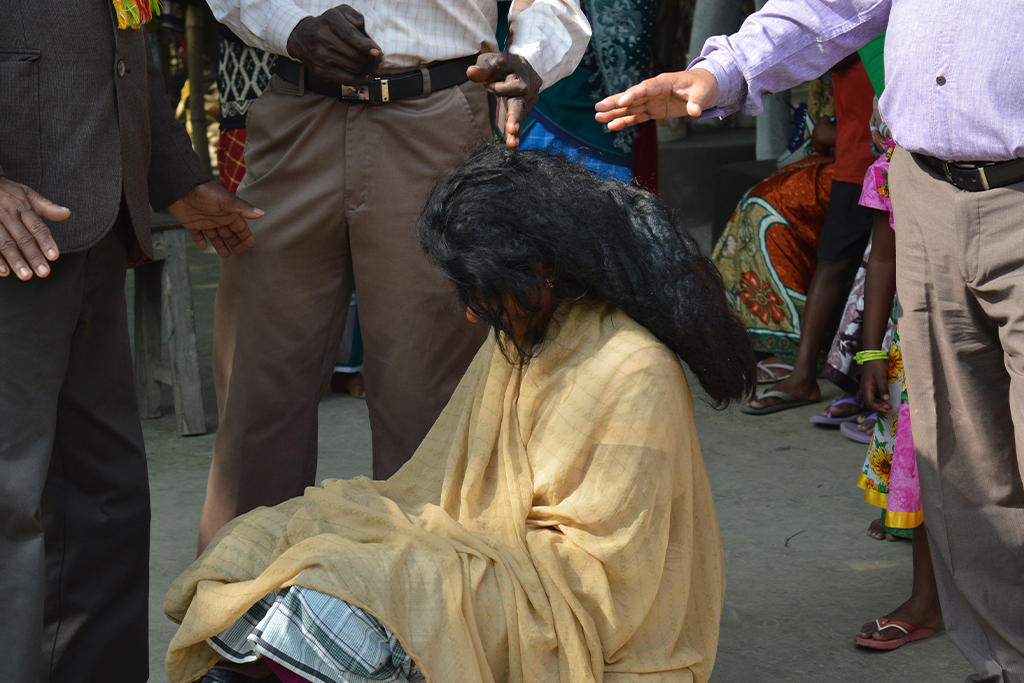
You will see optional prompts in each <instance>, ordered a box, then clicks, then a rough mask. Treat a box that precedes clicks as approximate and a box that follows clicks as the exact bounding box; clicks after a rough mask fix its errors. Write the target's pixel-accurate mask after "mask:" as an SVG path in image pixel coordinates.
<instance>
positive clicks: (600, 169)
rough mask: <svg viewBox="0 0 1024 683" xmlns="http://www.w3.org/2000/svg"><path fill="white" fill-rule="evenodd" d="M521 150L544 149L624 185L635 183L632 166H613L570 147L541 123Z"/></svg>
mask: <svg viewBox="0 0 1024 683" xmlns="http://www.w3.org/2000/svg"><path fill="white" fill-rule="evenodd" d="M519 148H520V149H543V150H547V151H550V152H559V153H561V154H563V155H565V157H566V158H567V159H569V160H570V161H575V162H576V163H578V164H580V165H582V166H584V167H586V168H588V169H590V170H591V171H593V172H594V173H596V174H598V175H600V176H604V177H606V178H614V179H615V180H621V181H622V182H624V183H632V182H633V168H632V166H626V165H620V164H613V163H611V162H608V161H604V160H601V159H598V158H597V157H596V156H594V155H593V154H591V153H590V152H589V151H588V150H587V148H585V147H578V146H574V145H570V144H569V143H567V142H565V141H564V140H562V139H561V138H559V137H556V136H555V134H554V133H552V132H551V131H550V130H548V129H547V128H545V127H544V125H543V124H542V123H541V122H540V121H534V122H533V124H532V125H531V126H530V128H529V130H527V131H526V136H525V137H524V138H523V140H522V142H520V143H519Z"/></svg>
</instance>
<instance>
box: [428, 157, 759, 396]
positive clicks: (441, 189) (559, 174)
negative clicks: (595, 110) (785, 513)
mask: <svg viewBox="0 0 1024 683" xmlns="http://www.w3.org/2000/svg"><path fill="white" fill-rule="evenodd" d="M419 239H420V244H421V245H422V247H423V249H424V251H426V252H427V254H428V255H429V256H430V257H431V259H432V260H433V261H434V263H435V264H436V265H437V267H438V268H439V269H440V270H441V271H442V272H443V273H444V274H445V275H446V276H447V277H448V279H449V280H451V282H452V283H453V284H454V286H455V289H456V291H457V292H458V295H459V298H460V300H461V301H462V303H463V305H464V306H466V307H467V308H468V309H469V310H470V311H471V312H472V314H473V315H475V316H476V317H477V318H479V319H480V320H482V321H484V322H486V323H488V324H489V325H491V326H492V327H494V328H495V332H496V334H497V336H498V340H499V343H501V344H502V348H503V349H504V350H505V351H506V356H507V357H509V359H510V360H517V361H519V362H523V361H526V360H528V359H529V358H530V356H531V355H532V354H533V352H534V349H535V348H536V345H537V344H538V343H539V342H541V341H543V339H544V333H545V331H546V330H545V327H544V325H545V324H546V321H545V320H544V319H543V316H542V315H540V314H541V313H542V312H543V310H544V309H545V308H548V307H549V306H550V307H552V308H553V306H554V305H557V304H559V303H563V302H564V303H570V304H572V303H577V302H585V301H592V300H598V299H600V300H603V301H607V302H609V303H611V304H614V305H616V306H618V307H619V308H621V309H623V310H624V311H625V312H626V313H627V314H628V315H629V316H630V317H632V318H633V319H634V320H636V321H637V322H639V323H640V324H642V325H644V326H645V327H646V328H647V329H648V330H650V331H651V332H652V333H653V334H654V335H655V336H656V337H657V338H658V339H660V340H661V341H662V342H663V343H664V344H665V345H666V346H668V347H669V348H671V349H672V350H673V351H675V352H676V353H677V354H679V356H680V357H681V358H682V359H683V360H684V361H685V362H686V363H687V364H688V365H689V366H690V368H691V369H692V370H693V372H694V373H695V374H696V375H697V378H698V380H699V381H700V383H701V385H702V386H703V387H704V389H705V390H706V391H707V393H708V394H709V395H710V396H711V399H712V400H713V401H714V402H715V403H716V404H720V405H724V404H726V403H728V402H729V401H730V400H733V399H738V398H742V397H745V396H747V395H748V394H750V393H751V391H752V389H753V387H754V384H755V382H756V371H755V369H754V353H753V348H752V346H751V344H750V340H749V337H748V336H747V332H746V329H745V328H744V327H743V325H742V324H741V323H740V322H739V320H738V319H737V318H736V316H735V315H734V314H733V312H732V310H731V308H730V307H729V304H728V302H727V300H726V296H725V290H724V287H723V284H722V279H721V276H720V275H719V273H718V270H717V269H716V268H715V266H714V265H713V264H712V263H711V261H710V260H708V259H707V258H706V257H705V256H703V255H702V254H701V253H700V249H699V248H698V247H697V244H696V242H695V241H694V240H693V238H692V237H691V236H690V235H689V233H687V232H686V230H685V229H683V228H682V226H681V225H680V223H679V221H678V220H677V219H676V218H675V216H674V215H673V214H672V212H671V211H670V210H669V209H668V207H666V206H665V205H664V204H663V203H662V202H661V201H659V200H658V199H657V198H656V197H654V196H653V195H651V194H649V193H647V192H644V191H642V190H639V189H637V188H634V187H632V186H630V185H626V184H624V183H621V182H618V181H615V180H610V179H607V178H600V177H598V176H595V175H593V174H592V173H590V172H589V171H588V170H586V169H585V168H583V167H582V166H579V165H577V164H574V163H572V162H570V161H568V160H566V159H565V158H564V157H561V156H556V155H551V154H547V153H544V152H535V151H518V150H510V149H507V148H503V147H501V146H499V145H495V144H490V143H489V144H485V145H483V146H481V147H480V148H478V149H477V150H475V151H474V152H473V153H472V154H471V155H470V156H469V158H468V159H467V161H466V162H465V163H464V164H463V165H462V166H461V167H460V168H458V169H456V170H455V171H454V172H452V173H451V174H450V175H449V176H448V177H446V178H444V179H442V181H441V182H440V184H439V185H438V186H437V188H435V190H434V192H433V194H432V196H431V198H430V200H429V201H428V203H427V206H426V208H425V209H424V211H423V215H422V216H421V217H420V222H419ZM545 290H546V291H547V292H549V293H550V294H549V295H545V294H542V292H543V291H545ZM545 297H547V299H546V298H545ZM545 300H547V301H548V302H549V303H548V304H547V305H545ZM517 319H519V320H520V321H521V320H523V319H527V320H530V321H532V322H533V323H534V324H533V325H531V326H527V327H525V328H524V327H523V326H522V323H521V322H520V323H519V324H518V325H517V324H516V322H515V321H516V320H517Z"/></svg>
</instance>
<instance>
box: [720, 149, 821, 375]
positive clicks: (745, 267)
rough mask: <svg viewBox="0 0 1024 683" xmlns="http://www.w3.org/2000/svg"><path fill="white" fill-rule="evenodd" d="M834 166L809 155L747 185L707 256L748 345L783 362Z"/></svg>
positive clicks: (788, 357)
mask: <svg viewBox="0 0 1024 683" xmlns="http://www.w3.org/2000/svg"><path fill="white" fill-rule="evenodd" d="M834 171H835V160H834V159H833V158H832V157H822V156H814V157H809V158H807V159H802V160H800V161H797V162H795V163H792V164H790V165H788V166H785V167H783V168H780V169H779V170H778V171H776V172H775V173H773V174H772V175H771V176H769V177H768V178H766V179H765V180H763V181H761V182H760V183H758V184H757V185H755V186H754V187H753V188H752V189H751V190H750V191H749V192H748V193H747V194H746V195H745V196H744V197H743V199H741V200H740V203H739V204H738V205H737V207H736V212H735V213H734V214H733V216H732V219H731V220H730V221H729V225H728V226H726V228H725V232H723V233H722V237H721V238H720V239H719V241H718V244H717V245H715V250H714V254H713V256H712V259H713V260H714V262H715V265H717V266H718V269H719V270H720V271H721V272H722V277H723V279H724V280H725V285H726V288H727V290H728V293H729V299H730V301H731V302H732V304H733V308H734V309H735V310H736V313H737V315H739V317H740V319H741V320H742V321H743V323H744V324H745V325H746V326H747V329H748V330H749V332H750V335H751V338H752V339H753V342H754V347H755V349H756V350H757V351H759V352H763V353H771V354H775V355H777V356H779V357H780V358H782V359H783V360H784V361H786V362H788V363H792V362H794V361H795V360H796V354H797V346H798V344H799V341H800V322H801V316H802V315H803V310H804V302H805V301H806V299H807V289H808V286H809V285H810V282H811V278H812V277H813V276H814V268H815V266H816V265H817V261H818V256H817V252H818V236H819V235H820V234H821V226H822V225H823V224H824V222H825V214H826V212H827V210H828V199H829V193H830V190H831V187H832V176H833V173H834Z"/></svg>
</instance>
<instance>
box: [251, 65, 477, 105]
mask: <svg viewBox="0 0 1024 683" xmlns="http://www.w3.org/2000/svg"><path fill="white" fill-rule="evenodd" d="M474 64H476V55H470V56H469V57H460V58H459V59H450V60H448V61H447V62H439V63H437V64H435V65H433V66H430V67H427V68H425V69H417V70H416V71H410V72H408V73H404V74H398V75H397V76H387V77H383V78H380V77H374V78H371V79H369V80H368V81H367V82H366V85H361V86H350V85H341V84H339V83H330V82H328V81H324V80H321V79H319V78H317V77H316V76H314V75H313V74H311V73H310V72H309V69H306V68H305V67H303V66H302V64H300V63H299V62H295V61H292V60H290V59H287V58H285V57H278V58H277V61H276V62H274V66H273V68H272V69H271V71H272V72H273V73H275V74H277V75H278V76H280V77H281V78H283V79H284V80H286V81H288V82H289V83H291V84H292V85H298V86H300V87H304V88H305V89H306V90H308V91H310V92H315V93H317V94H318V95H326V96H328V97H337V98H338V99H339V100H345V101H352V102H369V103H371V104H384V103H385V102H391V101H393V100H405V99H408V98H410V97H420V96H422V95H424V94H428V95H429V94H430V93H432V92H437V91H438V90H444V89H445V88H451V87H452V86H455V85H461V84H462V83H465V82H466V81H468V80H469V78H468V77H467V76H466V69H468V68H469V67H471V66H473V65H474ZM424 71H426V72H427V77H428V80H427V82H426V83H424V78H423V72H424ZM300 81H301V83H300Z"/></svg>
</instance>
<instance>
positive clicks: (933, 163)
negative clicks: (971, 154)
mask: <svg viewBox="0 0 1024 683" xmlns="http://www.w3.org/2000/svg"><path fill="white" fill-rule="evenodd" d="M914 156H915V157H917V158H918V159H920V160H921V161H922V162H924V163H925V164H927V165H928V166H929V167H930V168H932V169H934V170H935V171H936V172H937V173H941V174H942V176H943V177H945V179H946V180H948V181H949V182H950V183H952V184H953V185H955V186H957V187H959V188H960V189H961V190H966V191H967V192H984V191H985V190H994V189H996V188H997V187H1006V186H1007V185H1014V184H1016V183H1019V182H1021V181H1024V159H1011V160H1010V161H996V162H954V161H943V160H942V159H936V158H935V157H930V156H927V155H924V154H914Z"/></svg>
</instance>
